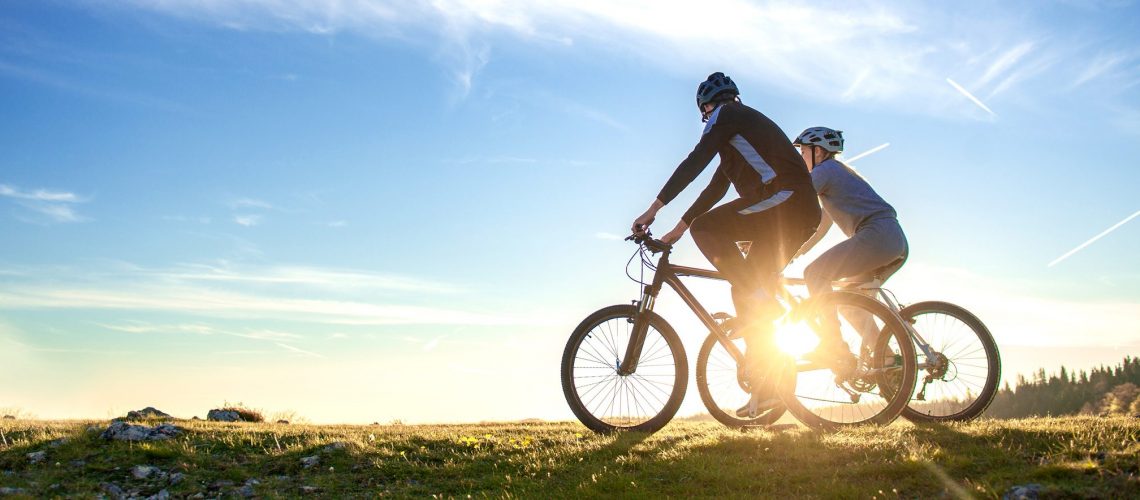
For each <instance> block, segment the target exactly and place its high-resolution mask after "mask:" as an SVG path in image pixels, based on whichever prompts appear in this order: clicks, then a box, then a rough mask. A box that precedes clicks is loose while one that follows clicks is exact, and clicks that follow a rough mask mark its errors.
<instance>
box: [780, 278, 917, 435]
mask: <svg viewBox="0 0 1140 500" xmlns="http://www.w3.org/2000/svg"><path fill="white" fill-rule="evenodd" d="M828 317H830V318H831V319H830V322H831V323H832V324H834V322H835V320H836V319H838V324H839V332H840V334H841V335H842V337H843V340H844V341H845V342H846V343H847V345H848V346H850V347H852V348H857V349H858V351H857V352H852V356H853V357H855V358H857V359H858V361H857V363H856V366H855V367H854V368H853V369H852V368H848V369H837V368H836V367H835V366H828V365H827V364H825V363H819V362H811V361H806V360H803V359H800V360H797V361H796V362H795V366H794V369H793V367H790V366H789V367H788V368H787V369H786V370H785V371H784V375H783V376H784V377H785V378H786V379H788V378H790V380H783V381H781V383H779V386H778V387H779V388H780V391H781V399H783V401H784V403H785V404H786V405H787V406H788V411H790V412H792V414H793V415H795V416H796V418H798V419H799V420H800V422H803V423H804V424H805V425H808V426H810V427H814V428H817V429H833V428H837V427H843V426H849V425H859V424H879V425H885V424H889V423H890V422H892V421H894V419H896V418H898V416H899V414H900V413H902V411H903V409H904V408H906V404H907V401H908V400H909V399H910V395H911V392H912V390H913V388H914V382H915V358H914V344H913V343H912V342H911V339H910V336H909V335H908V333H907V331H906V330H905V329H904V328H903V326H902V323H901V322H900V321H899V318H898V316H896V315H895V314H894V313H893V312H891V311H890V310H889V309H887V308H886V307H885V306H883V305H882V304H880V303H879V302H877V301H875V300H873V299H871V298H869V297H866V296H863V295H859V294H855V293H850V292H832V293H829V294H827V295H823V296H821V297H819V298H818V299H817V300H816V303H815V306H814V309H813V311H811V316H809V322H810V323H813V324H814V326H813V328H815V329H817V331H818V329H819V328H821V327H820V324H827V323H828V320H827V318H828ZM817 335H818V333H817Z"/></svg>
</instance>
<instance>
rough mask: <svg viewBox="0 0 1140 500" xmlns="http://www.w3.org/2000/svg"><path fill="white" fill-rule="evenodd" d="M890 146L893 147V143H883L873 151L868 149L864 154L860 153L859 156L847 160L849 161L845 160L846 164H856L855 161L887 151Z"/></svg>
mask: <svg viewBox="0 0 1140 500" xmlns="http://www.w3.org/2000/svg"><path fill="white" fill-rule="evenodd" d="M890 145H891V143H889V142H885V143H883V144H880V145H878V146H875V147H873V148H871V149H868V150H866V151H864V152H862V153H859V154H857V155H855V156H852V157H851V158H847V159H845V160H844V162H846V163H854V162H855V160H858V159H859V158H862V157H864V156H868V155H872V154H875V153H878V152H879V151H882V150H884V149H887V146H890Z"/></svg>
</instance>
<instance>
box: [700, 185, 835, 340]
mask: <svg viewBox="0 0 1140 500" xmlns="http://www.w3.org/2000/svg"><path fill="white" fill-rule="evenodd" d="M783 196H787V195H786V194H785V195H783ZM783 196H781V195H780V194H777V195H775V196H774V197H773V198H772V199H769V200H765V201H764V202H761V200H748V199H744V198H740V199H736V200H733V201H730V202H728V203H725V204H724V205H721V206H719V207H716V208H714V209H712V210H709V211H708V212H706V213H705V214H703V215H701V216H699V217H697V218H696V219H695V220H694V221H693V224H692V226H691V227H690V232H691V233H692V235H693V241H695V242H696V244H697V248H700V249H701V253H704V254H705V257H706V258H707V259H708V260H709V262H711V263H712V265H713V267H716V269H717V270H718V271H720V272H721V274H723V275H724V276H725V278H726V279H728V282H729V283H731V284H732V301H733V304H734V305H735V306H736V314H737V316H739V317H741V318H742V319H744V320H745V321H746V322H754V321H770V320H773V319H776V317H777V316H778V315H779V314H780V311H781V308H780V305H779V304H778V303H777V302H776V300H775V298H774V287H775V286H776V279H777V277H778V276H779V273H780V272H781V271H783V269H784V267H785V266H787V265H788V261H790V260H791V256H792V255H794V253H795V251H796V250H798V249H799V248H800V246H801V245H803V243H804V242H805V241H807V239H808V238H809V237H811V235H812V234H813V233H815V229H816V228H817V227H819V217H820V210H819V201H818V200H817V198H816V196H815V193H814V192H812V191H811V190H802V191H801V190H792V191H791V196H790V197H788V198H786V199H784V200H783V201H781V202H779V203H775V204H774V206H770V207H766V205H770V204H772V202H773V201H775V200H777V199H779V198H781V197H783ZM758 204H759V205H758ZM750 209H751V210H759V211H754V212H752V213H741V211H745V212H748V211H749V210H750ZM738 241H751V242H752V246H751V248H750V249H749V250H748V256H747V257H744V256H743V255H741V253H740V249H739V248H738V247H737V246H736V242H738Z"/></svg>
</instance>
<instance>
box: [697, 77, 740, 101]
mask: <svg viewBox="0 0 1140 500" xmlns="http://www.w3.org/2000/svg"><path fill="white" fill-rule="evenodd" d="M723 94H731V96H737V95H740V89H738V88H736V82H733V81H732V78H729V77H728V76H726V75H725V74H724V73H721V72H719V71H717V72H716V73H713V74H711V75H709V77H708V78H707V79H705V81H703V82H701V84H700V85H697V109H701V106H703V105H705V104H707V103H710V102H713V101H715V100H716V99H717V98H718V97H721V96H722V95H723Z"/></svg>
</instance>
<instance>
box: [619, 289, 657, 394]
mask: <svg viewBox="0 0 1140 500" xmlns="http://www.w3.org/2000/svg"><path fill="white" fill-rule="evenodd" d="M660 290H661V283H659V282H657V281H656V280H654V283H653V284H652V285H647V286H645V287H644V289H643V290H642V292H641V300H637V301H634V303H633V304H634V305H635V306H637V316H636V317H634V319H633V332H632V333H631V334H630V336H629V345H628V346H626V349H625V356H624V357H623V358H622V359H620V360H616V361H618V366H617V372H618V375H621V376H629V375H633V373H634V372H636V371H637V362H638V360H640V359H641V351H642V349H643V348H644V347H645V337H646V334H648V333H649V313H650V312H652V311H653V304H654V303H656V302H657V292H659V291H660Z"/></svg>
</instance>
